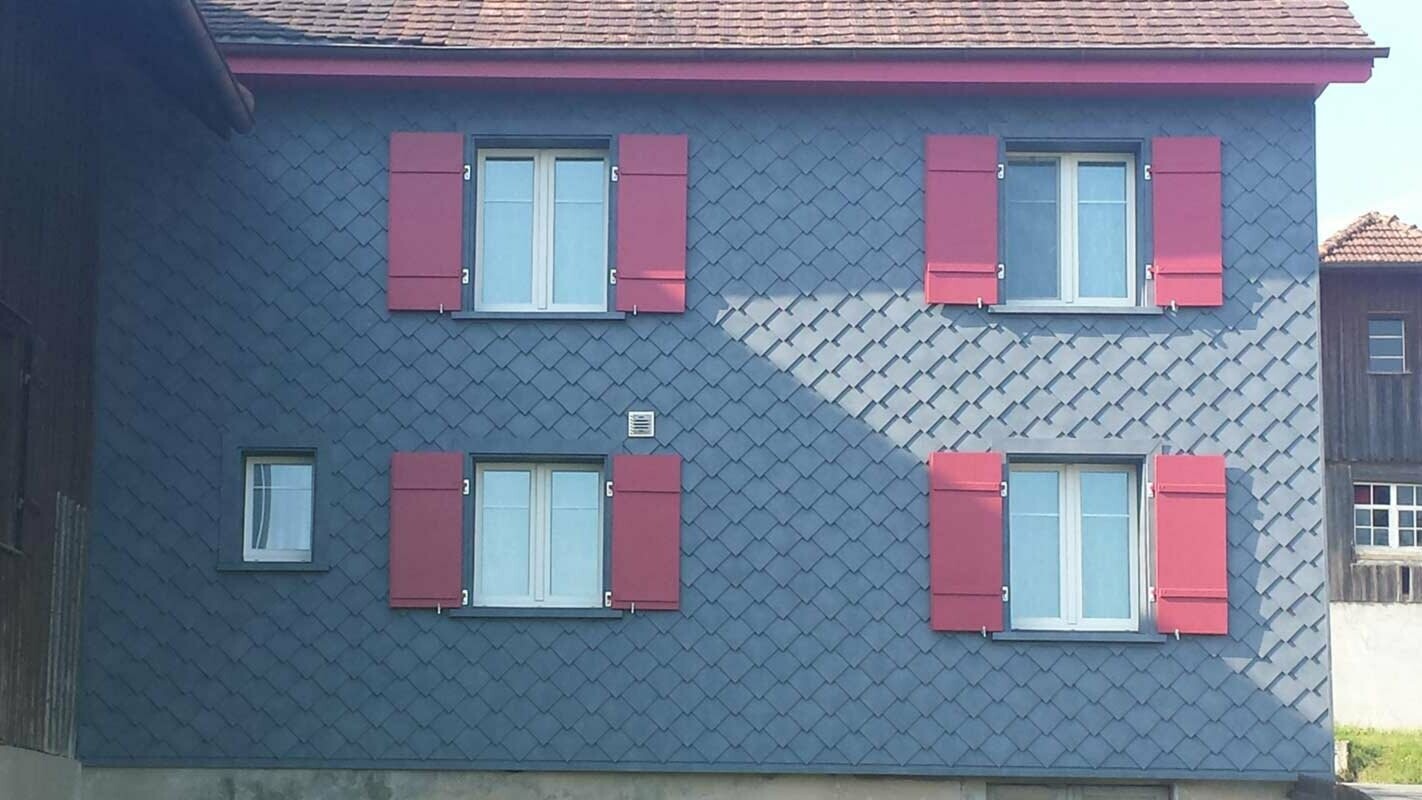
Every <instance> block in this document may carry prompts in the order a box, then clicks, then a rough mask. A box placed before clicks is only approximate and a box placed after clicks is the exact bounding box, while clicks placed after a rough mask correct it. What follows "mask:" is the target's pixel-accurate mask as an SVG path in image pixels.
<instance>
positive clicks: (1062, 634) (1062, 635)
mask: <svg viewBox="0 0 1422 800" xmlns="http://www.w3.org/2000/svg"><path fill="white" fill-rule="evenodd" d="M992 638H993V641H995V642H1060V643H1062V644H1164V643H1165V642H1166V641H1167V640H1168V639H1169V638H1170V637H1169V636H1166V635H1165V634H1163V633H1139V632H1133V631H1003V632H1001V633H994V634H992Z"/></svg>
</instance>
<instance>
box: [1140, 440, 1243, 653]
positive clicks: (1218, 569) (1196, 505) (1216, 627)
mask: <svg viewBox="0 0 1422 800" xmlns="http://www.w3.org/2000/svg"><path fill="white" fill-rule="evenodd" d="M1226 516H1227V512H1226V510H1225V460H1224V456H1184V455H1172V456H1165V455H1162V456H1156V457H1155V559H1156V565H1155V582H1156V587H1155V596H1156V606H1155V618H1156V624H1157V627H1158V628H1159V630H1160V632H1161V633H1175V632H1179V633H1219V634H1224V633H1229V588H1228V587H1229V575H1228V572H1227V570H1226V568H1225V554H1226V550H1227V549H1228V543H1227V539H1226V536H1225V520H1226Z"/></svg>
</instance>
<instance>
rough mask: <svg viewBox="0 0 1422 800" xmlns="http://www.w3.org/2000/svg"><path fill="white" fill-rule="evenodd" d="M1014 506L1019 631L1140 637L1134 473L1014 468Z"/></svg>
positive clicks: (1100, 467)
mask: <svg viewBox="0 0 1422 800" xmlns="http://www.w3.org/2000/svg"><path fill="white" fill-rule="evenodd" d="M1007 504H1008V526H1007V540H1008V557H1009V570H1010V578H1011V582H1010V594H1009V598H1010V606H1011V609H1012V627H1013V628H1015V629H1019V630H1090V631H1129V630H1136V628H1137V627H1138V621H1139V602H1138V598H1139V595H1140V525H1139V513H1138V506H1139V498H1138V497H1137V489H1136V470H1135V469H1134V468H1132V467H1130V466H1127V465H1120V464H1013V465H1012V466H1011V468H1010V470H1009V474H1008V491H1007Z"/></svg>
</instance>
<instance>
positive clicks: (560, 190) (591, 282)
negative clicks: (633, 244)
mask: <svg viewBox="0 0 1422 800" xmlns="http://www.w3.org/2000/svg"><path fill="white" fill-rule="evenodd" d="M603 174H604V172H603V162H602V159H600V158H599V159H591V160H590V159H570V158H560V159H558V161H557V163H556V164H555V165H554V168H553V205H554V208H553V303H554V304H555V305H580V306H589V305H601V304H602V303H603V302H604V296H605V295H604V291H605V290H604V287H605V286H606V285H607V276H606V275H605V274H603V265H604V264H605V263H606V256H607V242H606V241H605V239H604V236H603V233H604V231H605V229H606V224H607V211H606V210H605V209H604V207H603V197H604V195H605V188H604V187H605V185H606V184H605V183H604V179H603Z"/></svg>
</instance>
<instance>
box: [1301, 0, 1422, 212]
mask: <svg viewBox="0 0 1422 800" xmlns="http://www.w3.org/2000/svg"><path fill="white" fill-rule="evenodd" d="M1348 5H1349V6H1351V7H1352V9H1353V13H1354V15H1355V16H1357V17H1358V19H1359V20H1360V21H1361V22H1362V23H1363V27H1364V28H1366V29H1367V31H1368V33H1369V34H1371V35H1372V37H1373V39H1374V40H1376V41H1377V43H1378V44H1380V45H1382V46H1384V47H1390V48H1392V55H1390V56H1388V57H1387V58H1385V59H1382V60H1380V61H1378V62H1377V66H1376V68H1375V69H1374V70H1373V78H1372V80H1370V81H1368V82H1367V83H1365V84H1362V85H1361V86H1359V85H1355V84H1338V85H1335V86H1331V87H1329V88H1328V90H1327V91H1325V92H1324V93H1323V96H1322V97H1321V98H1319V101H1318V227H1319V231H1318V236H1319V239H1320V240H1323V239H1326V238H1328V237H1329V236H1330V235H1332V234H1333V233H1334V232H1335V231H1337V230H1338V229H1339V228H1341V227H1343V226H1344V225H1346V224H1348V223H1349V222H1351V221H1352V220H1353V219H1354V218H1355V217H1357V216H1359V215H1361V214H1362V213H1364V212H1366V211H1383V212H1386V213H1389V214H1397V215H1398V216H1400V217H1402V219H1403V220H1405V221H1407V222H1410V223H1412V224H1414V225H1422V0H1349V2H1348Z"/></svg>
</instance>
